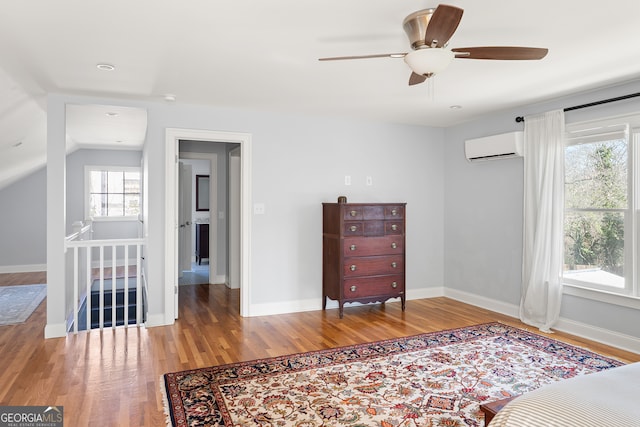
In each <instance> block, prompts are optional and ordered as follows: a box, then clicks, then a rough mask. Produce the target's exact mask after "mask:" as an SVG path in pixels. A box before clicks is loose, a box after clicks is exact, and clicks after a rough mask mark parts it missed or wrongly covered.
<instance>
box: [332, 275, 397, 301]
mask: <svg viewBox="0 0 640 427" xmlns="http://www.w3.org/2000/svg"><path fill="white" fill-rule="evenodd" d="M403 292H404V276H402V275H394V276H377V277H362V278H356V279H345V281H344V297H345V298H347V299H349V298H360V297H368V296H376V295H389V294H394V293H395V294H401V293H403Z"/></svg>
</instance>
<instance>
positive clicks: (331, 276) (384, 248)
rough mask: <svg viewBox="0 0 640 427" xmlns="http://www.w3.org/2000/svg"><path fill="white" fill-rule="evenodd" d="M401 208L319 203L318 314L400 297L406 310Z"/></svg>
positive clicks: (386, 205)
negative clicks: (334, 305) (334, 306)
mask: <svg viewBox="0 0 640 427" xmlns="http://www.w3.org/2000/svg"><path fill="white" fill-rule="evenodd" d="M405 208H406V203H323V204H322V309H323V310H324V309H325V308H326V305H327V298H330V299H332V300H336V301H338V304H339V308H340V318H342V317H343V312H344V303H350V302H360V303H369V302H385V301H386V300H388V299H389V298H400V299H401V301H402V310H404V309H405V268H404V263H405Z"/></svg>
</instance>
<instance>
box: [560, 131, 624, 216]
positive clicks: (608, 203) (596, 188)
mask: <svg viewBox="0 0 640 427" xmlns="http://www.w3.org/2000/svg"><path fill="white" fill-rule="evenodd" d="M565 207H566V208H568V209H571V208H573V209H576V208H596V209H626V208H627V142H626V140H624V139H619V140H613V141H600V142H595V143H587V144H578V145H571V146H568V147H566V149H565Z"/></svg>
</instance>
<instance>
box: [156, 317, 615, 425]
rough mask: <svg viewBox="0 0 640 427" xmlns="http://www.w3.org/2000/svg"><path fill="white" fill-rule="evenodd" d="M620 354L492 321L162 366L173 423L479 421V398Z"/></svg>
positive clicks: (602, 363)
mask: <svg viewBox="0 0 640 427" xmlns="http://www.w3.org/2000/svg"><path fill="white" fill-rule="evenodd" d="M620 365H623V363H621V362H619V361H617V360H614V359H611V358H607V357H604V356H600V355H598V354H596V353H593V352H590V351H588V350H585V349H582V348H578V347H575V346H572V345H569V344H565V343H563V342H560V341H557V340H554V339H551V338H548V337H546V336H542V335H538V334H535V333H532V332H528V331H525V330H522V329H518V328H514V327H511V326H507V325H504V324H501V323H488V324H482V325H476V326H472V327H467V328H460V329H452V330H446V331H439V332H433V333H427V334H421V335H415V336H410V337H403V338H397V339H391V340H385V341H378V342H373V343H368V344H359V345H352V346H348V347H340V348H334V349H328V350H320V351H314V352H309V353H301V354H294V355H288V356H281V357H275V358H270V359H262V360H253V361H249V362H240V363H233V364H229V365H222V366H213V367H209V368H202V369H195V370H190V371H183V372H176V373H169V374H165V375H164V380H165V381H164V386H165V387H166V390H165V391H166V397H167V403H168V408H167V413H168V414H169V416H170V418H171V420H170V422H171V423H172V424H173V425H174V426H176V427H182V426H190V427H192V426H229V427H230V426H270V427H277V426H297V427H312V426H332V427H338V426H340V427H362V426H371V427H374V426H380V427H396V426H421V427H422V426H424V427H470V426H478V427H480V426H484V417H483V414H482V412H481V411H480V409H479V407H480V404H482V403H484V402H491V401H494V400H499V399H504V398H505V397H510V396H514V395H519V394H522V393H525V392H527V391H529V390H533V389H536V388H538V387H540V386H542V385H544V384H548V383H551V382H554V381H558V380H562V379H565V378H570V377H574V376H577V375H585V374H589V373H592V372H598V371H601V370H603V369H609V368H612V367H615V366H620Z"/></svg>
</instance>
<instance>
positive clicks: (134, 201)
mask: <svg viewBox="0 0 640 427" xmlns="http://www.w3.org/2000/svg"><path fill="white" fill-rule="evenodd" d="M139 213H140V196H139V195H137V194H125V196H124V214H125V215H126V216H137V215H138V214H139Z"/></svg>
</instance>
